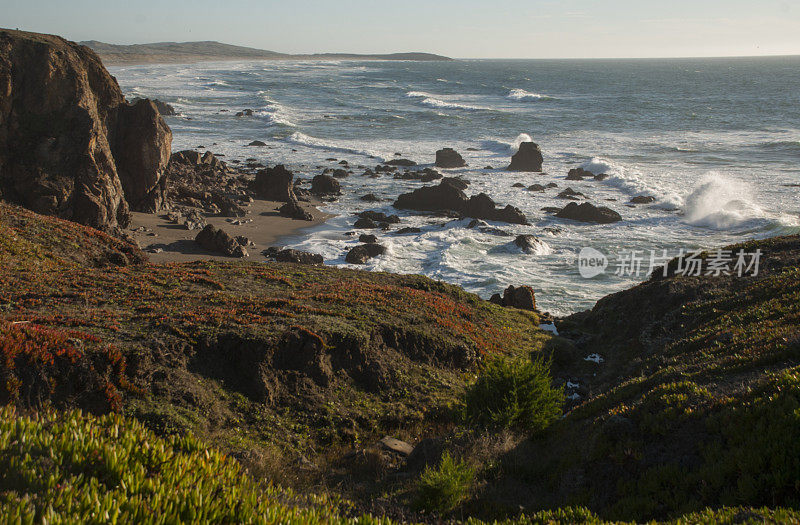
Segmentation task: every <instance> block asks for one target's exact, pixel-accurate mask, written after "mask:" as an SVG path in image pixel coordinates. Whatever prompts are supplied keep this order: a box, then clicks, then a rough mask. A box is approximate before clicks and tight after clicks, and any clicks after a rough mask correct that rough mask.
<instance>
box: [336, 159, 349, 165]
mask: <svg viewBox="0 0 800 525" xmlns="http://www.w3.org/2000/svg"><path fill="white" fill-rule="evenodd" d="M339 164H340V165H341V166H347V165H348V164H350V163H349V162H347V161H346V160H340V161H339Z"/></svg>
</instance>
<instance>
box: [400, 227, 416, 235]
mask: <svg viewBox="0 0 800 525" xmlns="http://www.w3.org/2000/svg"><path fill="white" fill-rule="evenodd" d="M394 233H395V235H405V234H407V233H422V230H421V229H419V228H416V227H414V226H406V227H405V228H400V229H399V230H397V231H396V232H394Z"/></svg>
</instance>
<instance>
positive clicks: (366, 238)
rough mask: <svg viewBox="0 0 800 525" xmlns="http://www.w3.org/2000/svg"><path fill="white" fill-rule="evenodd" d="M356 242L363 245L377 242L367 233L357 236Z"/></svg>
mask: <svg viewBox="0 0 800 525" xmlns="http://www.w3.org/2000/svg"><path fill="white" fill-rule="evenodd" d="M358 242H363V243H364V244H375V243H376V242H378V238H377V237H376V236H374V235H372V234H369V233H362V234H361V235H359V236H358Z"/></svg>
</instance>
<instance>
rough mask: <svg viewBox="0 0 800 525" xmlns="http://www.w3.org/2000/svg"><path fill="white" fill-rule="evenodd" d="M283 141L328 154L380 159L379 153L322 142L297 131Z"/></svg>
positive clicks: (333, 142) (337, 142) (329, 141)
mask: <svg viewBox="0 0 800 525" xmlns="http://www.w3.org/2000/svg"><path fill="white" fill-rule="evenodd" d="M284 140H286V141H287V142H290V143H293V144H297V145H300V146H306V147H309V148H314V149H321V150H324V151H329V152H338V153H347V154H352V155H362V156H365V157H377V158H381V155H380V153H379V152H376V151H373V150H369V149H360V148H358V147H352V146H350V145H348V144H345V143H342V142H340V141H333V140H323V139H319V138H316V137H311V136H309V135H306V134H305V133H300V132H299V131H296V132H294V133H292V134H291V135H290V136H289V137H287V138H286V139H284Z"/></svg>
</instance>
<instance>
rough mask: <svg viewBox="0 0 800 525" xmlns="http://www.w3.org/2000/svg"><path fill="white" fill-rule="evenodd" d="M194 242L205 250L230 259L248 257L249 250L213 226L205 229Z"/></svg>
mask: <svg viewBox="0 0 800 525" xmlns="http://www.w3.org/2000/svg"><path fill="white" fill-rule="evenodd" d="M194 240H195V242H197V244H199V245H200V246H202V247H203V248H204V249H206V250H208V251H211V252H217V253H221V254H223V255H228V256H230V257H247V256H248V253H247V250H245V249H244V247H243V246H242V245H241V244H239V243H238V242H236V239H234V238H233V237H231V236H230V235H228V234H227V233H225V231H224V230H221V229H217V228H215V227H214V226H213V225H211V224H209V225H207V226H206V227H205V228H203V229H202V230H201V231H200V233H198V234H197V237H195V239H194Z"/></svg>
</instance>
